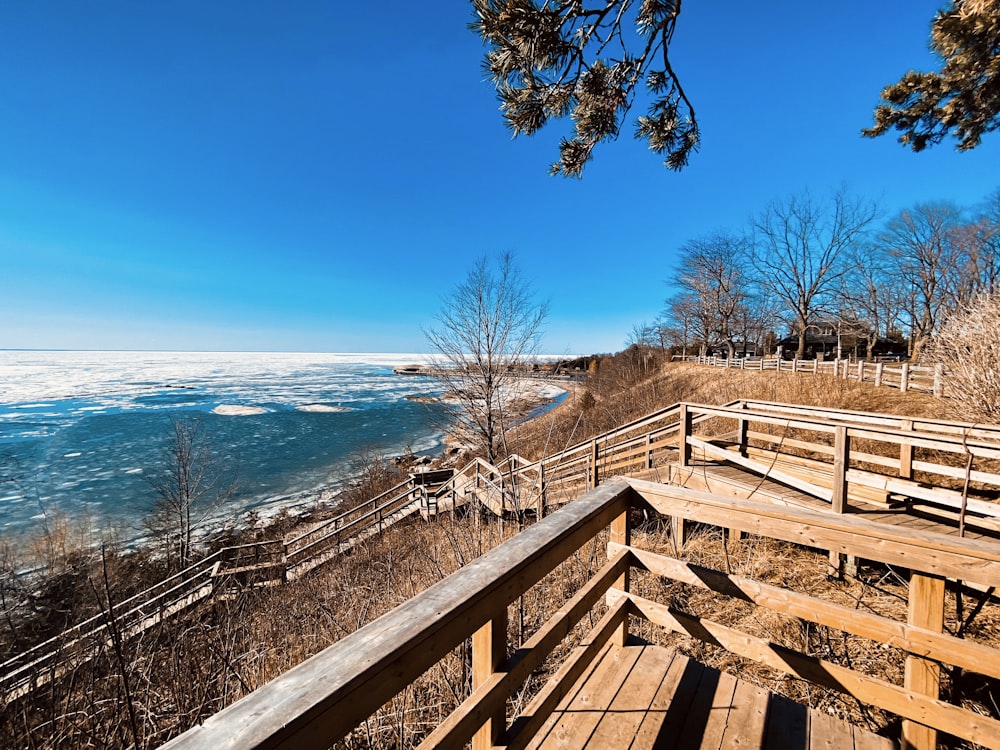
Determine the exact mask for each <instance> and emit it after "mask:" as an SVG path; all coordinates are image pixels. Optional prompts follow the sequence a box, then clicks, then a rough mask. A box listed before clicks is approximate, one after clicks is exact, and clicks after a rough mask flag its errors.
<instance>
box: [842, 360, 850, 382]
mask: <svg viewBox="0 0 1000 750" xmlns="http://www.w3.org/2000/svg"><path fill="white" fill-rule="evenodd" d="M850 371H851V360H850V359H845V360H844V372H843V377H844V380H847V379H848V378H850V377H851V372H850Z"/></svg>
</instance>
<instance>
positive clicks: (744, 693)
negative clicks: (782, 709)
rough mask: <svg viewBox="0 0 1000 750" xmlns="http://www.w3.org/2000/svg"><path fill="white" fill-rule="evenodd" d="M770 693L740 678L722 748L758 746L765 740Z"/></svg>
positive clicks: (729, 749)
mask: <svg viewBox="0 0 1000 750" xmlns="http://www.w3.org/2000/svg"><path fill="white" fill-rule="evenodd" d="M769 695H770V693H769V692H768V691H767V690H766V689H764V688H762V687H758V686H756V685H753V684H751V683H749V682H744V681H742V680H740V681H739V682H737V683H736V692H735V693H734V694H733V707H732V710H731V711H730V712H729V722H728V724H727V725H726V733H725V734H724V735H723V737H722V742H721V744H720V745H719V748H720V750H742V749H743V748H750V747H753V748H757V747H760V746H761V743H762V742H763V741H764V729H765V727H766V725H767V703H768V696H769Z"/></svg>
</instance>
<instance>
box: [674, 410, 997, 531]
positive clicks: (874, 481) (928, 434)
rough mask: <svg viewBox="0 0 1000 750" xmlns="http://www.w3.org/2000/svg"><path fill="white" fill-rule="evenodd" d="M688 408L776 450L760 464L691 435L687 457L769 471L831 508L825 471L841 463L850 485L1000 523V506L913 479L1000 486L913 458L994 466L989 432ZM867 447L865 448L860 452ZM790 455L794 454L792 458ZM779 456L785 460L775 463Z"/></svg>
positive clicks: (986, 476)
mask: <svg viewBox="0 0 1000 750" xmlns="http://www.w3.org/2000/svg"><path fill="white" fill-rule="evenodd" d="M752 404H753V402H747V405H748V407H749V406H750V405H752ZM684 409H685V411H686V412H687V413H690V414H693V415H697V416H701V417H717V418H722V419H728V420H731V423H732V424H739V425H741V429H745V430H747V435H748V437H749V438H750V439H751V440H754V441H756V443H757V444H766V445H769V446H770V447H769V448H768V451H770V452H765V453H763V454H761V455H760V457H759V458H757V457H754V456H753V455H750V456H748V455H743V454H744V453H746V451H741V452H737V451H733V450H727V449H726V448H724V447H720V446H717V445H715V444H714V443H713V442H712V436H711V435H709V436H704V437H701V436H695V435H692V434H690V433H688V434H685V435H684V438H683V444H684V446H685V449H686V451H690V450H691V449H697V450H698V451H700V453H701V454H702V455H704V456H705V457H708V458H713V459H718V460H724V461H729V462H732V463H735V464H737V465H740V466H743V467H745V468H748V469H751V470H755V471H758V472H760V473H766V474H767V475H769V476H771V477H772V478H775V479H778V480H779V481H781V482H783V483H785V484H788V485H790V486H792V487H796V488H798V489H801V490H803V491H805V492H807V493H809V494H811V495H813V496H815V497H818V498H820V499H823V500H826V501H828V502H832V501H833V499H834V492H835V483H832V484H831V483H830V482H831V481H832V480H828V479H826V478H825V477H824V474H823V472H824V471H826V472H827V474H829V475H832V473H833V472H834V471H835V470H836V467H837V465H838V462H839V463H840V464H841V465H842V467H843V472H844V479H846V481H847V483H848V484H850V485H853V486H856V487H867V488H869V489H871V490H875V491H877V492H881V493H885V494H886V495H889V494H893V495H900V496H903V497H906V498H909V499H911V500H915V501H919V502H924V503H929V504H932V505H936V506H940V507H942V508H950V509H952V510H960V509H961V508H963V507H964V508H965V510H966V511H967V512H970V513H974V514H977V515H980V516H984V517H994V518H996V517H1000V506H998V505H996V504H995V503H992V502H984V501H981V500H977V499H976V498H974V497H973V498H970V497H968V496H967V495H963V493H962V492H960V491H959V490H949V489H945V488H943V487H941V486H928V485H927V484H926V483H925V482H917V481H914V479H913V477H912V472H913V471H921V472H923V473H924V475H925V476H927V477H930V478H933V477H938V478H942V479H950V480H964V479H965V478H966V477H967V478H968V479H969V480H970V481H973V482H979V483H983V484H986V485H989V486H991V487H998V486H1000V474H998V473H995V472H992V471H984V470H980V469H973V468H972V464H967V465H966V467H965V468H963V467H960V466H955V465H950V464H948V463H945V462H944V461H943V460H937V459H932V458H930V457H927V458H925V459H923V460H914V458H913V455H912V449H913V448H925V449H928V450H929V451H933V452H937V453H940V454H943V455H947V454H951V455H952V456H956V457H966V458H968V457H971V458H972V459H988V460H992V461H995V460H997V459H1000V439H992V437H993V435H992V431H991V430H985V431H983V432H982V433H981V434H980V435H978V436H976V437H974V438H969V437H968V436H967V435H966V434H958V433H956V432H955V431H954V430H952V429H951V428H952V427H955V426H958V427H962V426H964V425H962V424H961V423H952V424H951V425H947V426H946V427H948V429H947V430H946V431H944V432H942V431H939V430H936V429H934V428H931V430H930V431H925V430H924V429H923V427H924V421H918V420H912V419H910V418H906V420H905V423H906V424H907V425H908V426H907V427H896V426H893V425H889V424H886V422H887V421H888V420H883V419H882V417H881V416H880V415H876V416H877V417H878V418H877V420H876V419H875V418H872V419H864V418H862V417H859V418H858V419H857V420H856V421H849V420H848V418H847V417H846V416H844V415H843V414H841V415H838V418H831V415H830V414H829V413H828V412H827V410H817V414H816V415H815V416H810V411H809V409H808V408H807V407H789V408H788V409H785V410H782V409H780V408H779V405H776V404H769V405H766V406H765V407H764V408H762V409H754V408H734V407H728V406H706V405H702V404H686V405H684ZM876 422H879V423H876ZM747 425H759V426H763V427H770V428H780V432H779V433H777V434H769V433H766V432H763V431H761V430H760V429H758V430H753V429H748V428H747ZM968 427H972V426H971V425H969V426H968ZM838 430H843V431H844V442H843V444H841V445H840V446H839V447H838V443H837V442H836V440H835V439H834V438H835V436H836V434H837V432H838ZM790 431H794V432H795V433H796V434H797V435H804V434H813V435H816V436H817V437H818V436H823V435H825V436H827V437H826V440H827V442H822V441H820V440H818V439H811V440H806V439H802V438H801V437H796V438H791V437H789V436H788V434H787V433H788V432H790ZM861 441H864V444H862V443H861ZM862 445H866V446H867V447H866V448H865V449H862V448H861V447H860V446H862ZM878 446H882V453H873V452H872V450H873V449H874V448H876V447H878ZM789 449H794V451H793V452H789ZM803 453H805V454H808V455H809V458H808V459H807V458H803V457H801V455H800V454H803ZM904 456H905V459H904ZM776 458H781V459H782V460H779V461H776V460H775V459H776ZM682 465H684V464H683V462H682ZM824 467H825V468H824ZM874 467H879V468H882V469H887V470H888V472H887V473H877V472H875V471H873V470H872V469H873V468H874ZM985 523H986V524H987V525H988V526H989V527H990V528H993V527H994V525H995V524H994V523H993V522H989V521H987V522H985ZM998 528H1000V527H998Z"/></svg>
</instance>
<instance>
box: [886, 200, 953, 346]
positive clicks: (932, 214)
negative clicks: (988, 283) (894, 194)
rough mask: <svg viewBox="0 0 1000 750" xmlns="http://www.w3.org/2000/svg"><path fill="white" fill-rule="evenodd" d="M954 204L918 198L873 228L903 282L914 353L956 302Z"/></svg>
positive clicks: (925, 341) (924, 342)
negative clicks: (878, 229) (879, 229)
mask: <svg viewBox="0 0 1000 750" xmlns="http://www.w3.org/2000/svg"><path fill="white" fill-rule="evenodd" d="M960 218H961V217H960V213H959V210H958V209H957V208H956V207H955V206H952V205H950V204H946V203H937V204H921V205H918V206H916V207H915V208H913V209H912V210H906V211H902V212H900V213H899V215H897V216H896V217H895V218H893V219H892V220H891V221H890V222H889V223H888V224H887V225H886V228H885V230H884V231H883V232H881V233H880V234H879V243H880V244H881V245H882V246H883V248H884V249H885V251H886V252H887V253H888V255H889V256H890V257H891V258H892V259H893V260H894V262H895V270H896V273H897V274H899V276H900V277H901V278H902V280H903V282H904V284H905V285H906V287H907V289H906V297H907V305H906V307H907V311H906V314H907V317H908V318H909V324H910V345H911V350H910V354H911V356H912V357H913V358H918V357H919V356H920V353H921V350H922V349H923V347H924V345H925V344H926V343H927V341H928V340H929V339H930V337H931V335H932V334H933V333H934V329H935V327H936V326H937V324H938V319H939V317H940V316H941V314H942V312H943V311H946V310H948V309H954V307H955V305H956V299H955V287H956V283H957V270H958V267H959V264H960V253H959V250H958V247H957V245H956V240H957V237H958V229H959V227H960Z"/></svg>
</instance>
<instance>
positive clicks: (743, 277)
mask: <svg viewBox="0 0 1000 750" xmlns="http://www.w3.org/2000/svg"><path fill="white" fill-rule="evenodd" d="M749 264H750V255H749V243H748V241H747V240H746V239H745V238H744V237H740V236H738V235H735V234H732V233H730V232H716V233H715V234H712V235H708V236H705V237H702V238H699V239H696V240H691V241H690V242H687V243H685V244H684V245H683V246H682V247H681V258H680V270H679V273H678V275H677V284H678V285H679V286H680V287H681V288H682V289H683V290H685V292H687V294H688V295H689V296H690V298H691V299H692V300H693V302H694V304H695V305H696V306H697V309H698V311H699V312H698V313H697V314H696V315H697V317H698V318H699V319H700V321H701V327H702V329H703V334H704V337H705V341H706V343H711V342H712V341H718V342H719V343H722V344H725V345H726V349H727V352H728V354H729V356H730V357H732V356H733V354H734V353H735V345H734V343H733V342H734V339H735V338H736V337H737V336H738V335H739V334H740V333H741V331H740V330H739V329H740V321H741V320H742V319H744V318H745V317H746V312H747V311H746V305H747V302H748V300H749V297H750V280H749V274H748V273H747V268H748V266H749Z"/></svg>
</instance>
